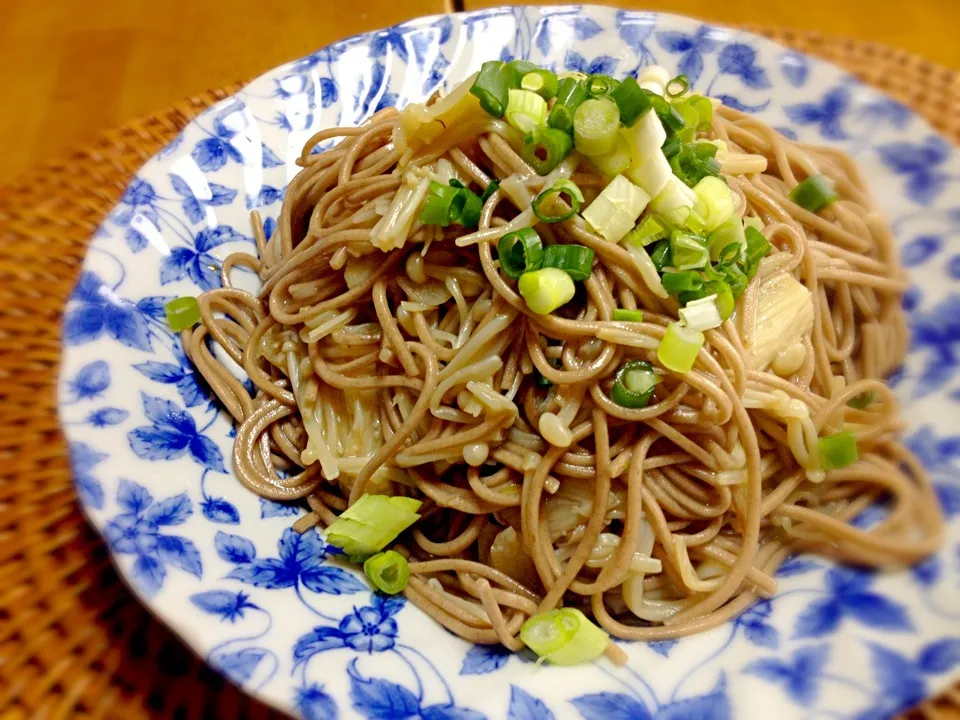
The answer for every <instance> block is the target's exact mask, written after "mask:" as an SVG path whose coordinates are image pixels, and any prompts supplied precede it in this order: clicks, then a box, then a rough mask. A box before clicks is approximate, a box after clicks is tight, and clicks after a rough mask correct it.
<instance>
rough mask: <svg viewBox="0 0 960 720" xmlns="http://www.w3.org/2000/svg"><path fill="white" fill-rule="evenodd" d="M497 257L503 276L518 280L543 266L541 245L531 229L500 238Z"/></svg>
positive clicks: (537, 236)
mask: <svg viewBox="0 0 960 720" xmlns="http://www.w3.org/2000/svg"><path fill="white" fill-rule="evenodd" d="M497 257H499V258H500V267H501V268H502V269H503V274H504V275H506V276H507V277H508V278H510V279H511V280H519V279H520V276H521V275H523V274H524V273H525V272H530V271H531V270H537V269H538V268H540V266H541V265H542V264H543V243H542V242H541V240H540V236H539V235H538V234H537V231H536V230H534V229H533V228H529V227H528V228H522V229H520V230H515V231H514V232H511V233H507V234H506V235H504V236H503V237H502V238H500V242H499V243H497Z"/></svg>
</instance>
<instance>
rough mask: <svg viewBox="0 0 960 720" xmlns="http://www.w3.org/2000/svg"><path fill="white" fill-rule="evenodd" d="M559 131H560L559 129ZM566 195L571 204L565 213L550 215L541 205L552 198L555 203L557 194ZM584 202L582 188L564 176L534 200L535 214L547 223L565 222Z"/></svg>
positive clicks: (551, 201) (578, 210) (551, 200)
mask: <svg viewBox="0 0 960 720" xmlns="http://www.w3.org/2000/svg"><path fill="white" fill-rule="evenodd" d="M558 132H559V131H558ZM561 194H562V195H566V197H567V198H568V200H567V202H568V203H569V205H570V210H569V211H568V212H565V213H564V214H563V215H550V214H548V213H545V212H543V211H542V209H541V207H542V206H543V203H544V202H545V201H547V200H550V203H549V204H551V205H552V204H553V202H554V200H555V199H556V198H554V196H555V195H561ZM582 202H583V193H582V192H580V188H578V187H577V186H576V184H575V183H574V182H573V181H572V180H568V179H567V178H562V179H560V180H557V182H555V183H554V184H553V187H550V188H547V189H546V190H544V191H543V192H542V193H540V194H539V195H537V197H536V199H535V200H534V201H533V206H532V207H533V214H534V215H536V216H537V219H538V220H540V221H541V222H545V223H557V222H563V221H564V220H569V219H570V218H572V217H573V216H574V215H576V214H577V213H578V212H580V203H582Z"/></svg>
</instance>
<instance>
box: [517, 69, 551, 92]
mask: <svg viewBox="0 0 960 720" xmlns="http://www.w3.org/2000/svg"><path fill="white" fill-rule="evenodd" d="M520 88H521V89H522V90H530V91H531V92H535V93H536V94H537V95H539V96H540V97H542V98H543V99H544V100H550V99H551V98H552V97H553V96H554V95H556V94H557V76H556V73H552V72H550V71H549V70H544V69H542V68H537V69H536V70H531V71H530V72H528V73H527V74H526V75H524V76H523V80H521V81H520Z"/></svg>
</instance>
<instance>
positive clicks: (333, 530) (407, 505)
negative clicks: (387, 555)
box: [326, 495, 420, 558]
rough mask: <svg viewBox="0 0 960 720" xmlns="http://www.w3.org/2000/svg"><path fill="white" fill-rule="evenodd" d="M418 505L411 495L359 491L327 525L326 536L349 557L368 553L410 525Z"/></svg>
mask: <svg viewBox="0 0 960 720" xmlns="http://www.w3.org/2000/svg"><path fill="white" fill-rule="evenodd" d="M419 508H420V501H419V500H414V499H413V498H408V497H390V496H387V495H362V496H361V497H360V499H359V500H357V501H356V502H355V503H354V504H353V505H351V506H350V507H348V508H347V509H346V510H344V511H343V512H342V513H341V514H340V517H338V518H337V519H336V520H335V521H334V523H333V524H332V525H330V527H328V528H327V530H326V540H327V542H328V543H329V544H331V545H334V546H335V547H338V548H340V549H341V550H343V552H344V553H346V554H347V555H349V556H350V557H354V558H360V557H362V558H366V557H369V556H370V555H374V554H376V553H378V552H380V551H381V550H383V548H384V547H386V546H387V545H388V544H389V543H391V542H393V541H394V540H395V539H396V538H397V536H398V535H399V534H400V533H402V532H403V531H404V530H406V529H407V528H408V527H410V526H411V525H413V523H415V522H416V521H417V520H418V519H419V518H420V516H419V515H418V514H417V510H418V509H419Z"/></svg>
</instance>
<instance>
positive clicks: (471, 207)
mask: <svg viewBox="0 0 960 720" xmlns="http://www.w3.org/2000/svg"><path fill="white" fill-rule="evenodd" d="M482 210H483V201H482V200H481V199H480V196H479V195H477V194H476V193H475V192H473V191H472V190H468V189H467V188H460V189H459V190H458V191H457V194H456V196H455V197H454V198H453V203H451V205H450V222H451V223H455V224H457V225H460V226H462V227H465V228H469V227H476V226H477V225H478V224H479V223H480V212H481V211H482Z"/></svg>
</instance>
